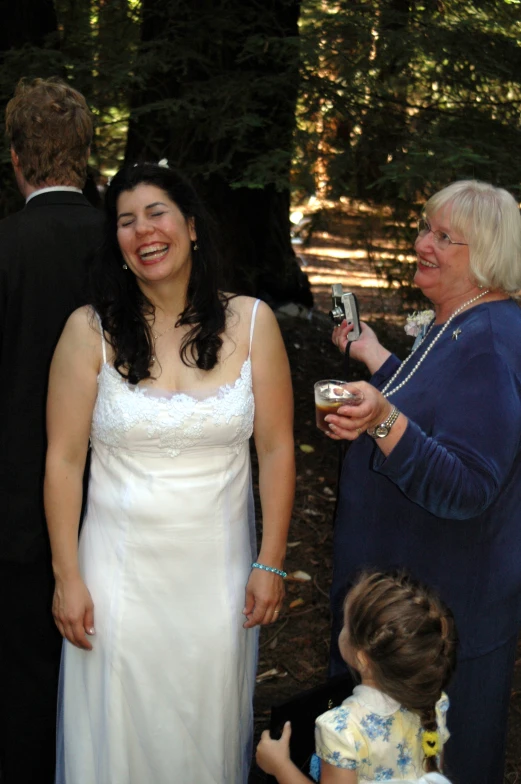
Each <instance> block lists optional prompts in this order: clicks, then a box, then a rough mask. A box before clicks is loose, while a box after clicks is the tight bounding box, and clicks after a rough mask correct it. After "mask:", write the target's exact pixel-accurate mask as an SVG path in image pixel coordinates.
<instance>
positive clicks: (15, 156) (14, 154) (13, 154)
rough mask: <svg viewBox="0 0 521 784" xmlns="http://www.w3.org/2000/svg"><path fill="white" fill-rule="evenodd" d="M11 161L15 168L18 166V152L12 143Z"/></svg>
mask: <svg viewBox="0 0 521 784" xmlns="http://www.w3.org/2000/svg"><path fill="white" fill-rule="evenodd" d="M11 163H12V164H13V167H14V168H15V169H19V168H20V158H19V157H18V153H17V152H16V150H15V148H14V147H13V145H11Z"/></svg>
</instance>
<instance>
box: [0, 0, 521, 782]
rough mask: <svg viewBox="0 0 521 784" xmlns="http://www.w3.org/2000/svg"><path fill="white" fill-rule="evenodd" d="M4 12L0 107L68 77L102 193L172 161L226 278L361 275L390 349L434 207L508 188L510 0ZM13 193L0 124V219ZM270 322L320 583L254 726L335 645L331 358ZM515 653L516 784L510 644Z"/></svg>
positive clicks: (368, 306) (132, 1)
mask: <svg viewBox="0 0 521 784" xmlns="http://www.w3.org/2000/svg"><path fill="white" fill-rule="evenodd" d="M0 18H1V19H2V25H1V26H0V66H1V67H0V105H1V106H0V108H2V110H3V108H4V107H5V105H6V103H7V101H8V100H9V99H10V97H11V96H12V94H13V91H14V88H15V85H16V83H17V82H18V80H19V79H20V78H21V77H26V78H29V79H31V78H35V77H48V76H60V77H62V78H64V79H67V80H68V81H69V82H70V83H71V84H72V85H74V86H75V87H77V88H78V89H79V90H80V91H81V92H82V93H83V94H84V95H85V96H86V98H87V101H88V103H89V105H90V106H91V108H92V111H93V113H94V116H95V122H96V129H95V137H94V141H93V145H92V155H91V161H90V164H91V176H90V182H89V191H88V192H89V196H90V198H91V199H92V200H93V201H96V200H100V196H99V193H98V190H97V188H96V185H98V186H103V185H104V184H105V183H106V181H107V178H109V177H110V176H111V175H112V174H113V173H114V172H115V171H116V170H117V168H118V167H119V166H120V165H121V163H122V162H123V161H130V162H134V161H139V160H149V161H150V160H152V161H159V160H161V159H164V158H166V159H167V160H168V162H169V164H170V165H171V166H175V167H178V168H179V169H181V170H182V171H183V172H185V173H186V174H188V175H189V176H190V177H192V178H193V179H194V180H195V181H196V184H197V186H198V189H199V190H200V191H201V194H202V195H203V198H204V199H205V201H206V203H207V206H208V207H209V208H210V210H211V212H212V213H213V215H214V217H215V219H216V222H217V224H218V227H219V230H220V234H221V237H222V249H223V253H224V256H225V258H226V260H227V261H228V268H229V275H230V289H231V290H236V291H241V292H244V293H248V294H251V295H255V296H261V297H263V298H264V299H265V300H267V301H268V302H269V303H270V304H272V305H274V306H275V305H280V304H282V303H286V302H295V303H298V304H300V305H304V306H305V307H306V308H309V307H310V306H311V305H312V294H311V287H310V285H309V281H308V278H307V276H306V272H307V273H309V274H310V277H311V280H312V283H313V293H314V295H315V299H316V304H317V305H318V308H319V309H320V308H321V309H322V311H324V310H326V309H327V307H328V302H329V285H326V281H327V284H329V283H331V282H334V281H338V280H342V281H343V282H344V281H347V282H349V278H348V274H349V275H355V276H358V277H357V278H356V280H357V281H358V282H360V281H361V280H363V279H364V276H365V280H366V282H368V281H372V283H371V285H372V286H373V288H372V289H369V288H363V287H361V288H360V289H359V290H357V294H358V295H359V299H360V302H361V305H362V309H363V311H364V314H365V315H366V316H367V315H368V314H370V318H371V320H372V322H373V325H375V326H376V327H377V328H378V324H379V320H380V323H381V325H383V326H382V329H384V330H385V337H386V343H387V344H388V345H389V347H390V348H393V349H395V350H396V351H397V352H398V353H399V354H400V352H402V353H403V352H404V351H406V350H407V347H404V345H403V329H402V326H401V325H400V326H398V322H399V321H400V319H399V318H398V316H399V315H400V314H401V313H403V310H404V308H407V309H410V308H411V307H412V306H413V305H416V304H418V299H419V295H418V292H417V291H416V290H414V289H413V288H412V287H411V280H412V274H413V270H414V264H413V263H411V262H412V261H413V257H412V256H411V248H412V245H413V242H414V238H415V229H416V220H417V218H418V216H419V215H420V214H421V209H422V205H423V203H424V202H425V200H426V199H427V198H428V197H429V196H430V195H432V194H433V193H434V192H435V191H436V190H438V189H439V188H440V187H443V186H444V185H446V184H448V183H449V182H451V181H453V180H456V179H462V178H477V179H483V180H486V181H489V182H492V183H494V184H495V185H499V186H502V187H504V188H506V189H508V190H509V191H511V192H512V193H513V194H514V195H515V196H516V198H518V199H519V200H521V119H520V108H521V0H54V1H53V0H16V2H12V0H0ZM2 114H3V112H2ZM21 206H23V201H22V200H21V197H20V195H19V194H18V192H17V190H16V185H15V182H14V177H13V175H12V171H11V165H10V158H9V149H8V146H7V144H6V142H5V140H4V139H2V138H0V217H4V216H5V215H7V214H9V213H11V212H13V211H15V210H17V209H19V208H20V207H21ZM292 217H293V219H294V220H295V221H297V222H298V225H294V224H292V223H291V218H292ZM299 221H300V222H299ZM292 240H293V241H292ZM296 240H298V241H300V242H301V246H300V248H298V246H297V245H296ZM302 245H303V246H304V247H302ZM306 245H308V247H307V248H306V247H305V246H306ZM310 245H311V247H310ZM326 246H328V247H329V251H330V253H329V257H328V260H325V256H326V253H325V251H326ZM295 249H297V251H298V253H299V257H300V258H297V256H296V254H295ZM313 265H315V266H313ZM325 266H328V272H327V274H325V273H324V267H325ZM317 272H320V274H321V275H322V277H321V278H320V275H318V274H317ZM320 281H322V282H320ZM375 316H376V322H375ZM282 327H283V333H284V338H285V340H286V345H287V347H288V352H289V356H290V362H291V366H292V372H293V378H294V387H295V399H296V406H297V410H298V412H299V416H298V417H297V420H296V443H297V451H296V454H297V467H298V474H299V487H300V488H301V492H299V494H298V497H297V500H296V504H295V509H294V513H293V519H292V527H291V537H292V541H291V542H290V545H291V547H290V549H289V552H288V569H289V570H292V571H293V570H295V569H305V570H306V571H308V572H310V573H311V575H312V576H313V579H312V580H310V581H309V582H307V583H298V582H297V583H291V582H290V583H289V585H288V602H287V607H286V608H285V609H284V612H283V613H282V615H281V621H280V624H279V625H278V627H277V628H275V629H273V630H272V629H266V630H265V631H264V633H263V636H262V638H261V639H262V642H261V658H260V662H259V674H258V687H257V696H256V729H257V734H258V733H259V732H260V730H261V729H263V728H264V727H265V726H266V722H267V720H268V716H269V708H270V705H271V704H272V703H273V702H274V701H276V700H277V699H280V698H281V697H288V696H290V695H291V694H294V693H295V692H296V691H299V690H301V689H303V688H305V687H306V686H313V685H316V684H317V683H319V682H321V681H322V680H323V678H324V677H325V668H326V663H327V651H328V644H329V639H328V638H329V617H328V610H327V607H328V600H327V588H328V580H329V578H330V573H331V525H330V523H331V516H332V506H333V504H334V490H333V489H332V488H334V484H335V480H336V455H335V454H334V453H332V452H331V449H329V450H328V448H327V447H328V446H329V447H330V446H331V444H329V443H328V444H326V445H324V441H325V440H326V439H324V438H323V437H322V436H321V435H320V434H319V433H318V431H316V429H315V427H314V412H313V403H312V399H311V394H310V389H311V387H312V380H313V379H316V378H317V375H316V373H317V372H318V373H319V374H320V375H319V377H320V376H322V377H325V376H328V375H333V376H336V375H337V372H338V371H337V368H338V362H339V359H338V355H337V353H336V352H335V351H334V349H333V347H332V346H331V342H330V325H329V323H328V322H327V320H326V319H325V318H323V319H322V320H321V319H320V313H318V314H314V316H313V320H311V321H308V320H295V321H291V320H290V321H288V320H286V322H285V323H283V324H282ZM303 487H304V488H305V492H304V491H302V488H303ZM518 665H519V666H517V667H516V680H515V683H514V690H513V695H512V700H511V711H510V736H509V748H508V754H507V771H506V778H505V781H508V782H511V783H512V784H513V782H515V781H519V780H521V751H520V745H519V738H520V737H521V648H520V655H519V662H518ZM251 780H252V782H253V781H255V782H257V781H259V782H260V781H263V780H264V778H263V777H262V776H260V774H259V772H258V771H256V770H255V769H254V770H252V779H251Z"/></svg>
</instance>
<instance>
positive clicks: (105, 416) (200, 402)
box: [91, 357, 254, 457]
mask: <svg viewBox="0 0 521 784" xmlns="http://www.w3.org/2000/svg"><path fill="white" fill-rule="evenodd" d="M253 416H254V400H253V391H252V383H251V360H250V358H249V357H248V358H247V359H246V361H245V362H244V364H243V366H242V368H241V372H240V375H239V377H238V378H237V380H236V381H235V383H234V384H225V385H224V386H221V387H219V388H218V389H217V390H216V391H215V392H214V393H213V394H211V395H209V396H208V397H205V398H198V397H195V396H193V395H191V394H187V393H184V392H179V393H174V394H172V396H170V397H167V396H163V397H158V396H156V395H155V394H150V390H148V389H147V388H142V387H139V386H135V387H132V386H130V385H129V384H128V383H127V382H126V381H125V380H124V379H123V378H122V377H121V376H120V375H119V373H118V372H117V371H116V370H115V369H114V368H113V367H112V366H111V365H109V364H108V363H105V364H104V365H103V366H102V368H101V372H100V374H99V376H98V397H97V399H96V404H95V407H94V413H93V417H92V428H91V438H92V440H93V441H95V440H98V441H101V442H102V443H103V444H105V446H107V447H108V448H109V450H110V451H111V452H114V451H116V450H118V449H131V450H137V451H142V450H144V451H150V450H151V449H158V450H159V454H160V455H161V454H167V455H169V456H171V457H175V456H176V455H178V454H180V453H181V452H183V451H184V450H187V449H192V448H194V447H198V446H204V447H205V448H206V447H211V446H227V447H230V448H232V449H234V450H236V451H237V450H238V449H240V447H241V446H242V444H244V442H245V441H247V440H248V439H249V438H250V436H251V434H252V432H253Z"/></svg>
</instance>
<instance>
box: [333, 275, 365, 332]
mask: <svg viewBox="0 0 521 784" xmlns="http://www.w3.org/2000/svg"><path fill="white" fill-rule="evenodd" d="M331 299H332V302H333V307H332V308H331V310H330V311H329V315H330V316H331V318H332V320H333V322H334V323H335V325H336V326H337V327H338V326H339V325H340V324H341V323H342V321H343V320H344V319H346V321H347V322H348V323H349V322H352V324H353V329H352V330H351V332H349V333H348V335H347V339H348V340H349V341H353V340H358V338H359V337H360V316H359V313H358V302H357V301H356V297H355V295H354V294H353V293H352V292H351V291H344V290H343V288H342V284H341V283H334V284H333V286H332V288H331Z"/></svg>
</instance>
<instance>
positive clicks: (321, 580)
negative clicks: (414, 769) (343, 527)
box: [250, 234, 521, 784]
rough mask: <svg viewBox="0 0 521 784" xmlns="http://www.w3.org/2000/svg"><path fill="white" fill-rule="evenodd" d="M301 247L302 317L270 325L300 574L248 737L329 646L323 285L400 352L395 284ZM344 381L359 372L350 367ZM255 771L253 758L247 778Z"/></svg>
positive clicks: (347, 259) (322, 673) (515, 732)
mask: <svg viewBox="0 0 521 784" xmlns="http://www.w3.org/2000/svg"><path fill="white" fill-rule="evenodd" d="M297 252H301V253H302V256H301V257H302V260H303V268H304V269H305V270H306V272H307V273H308V275H309V277H310V280H311V282H312V287H313V292H314V294H315V301H316V307H315V310H314V311H313V313H312V314H311V318H310V319H306V318H300V317H283V318H281V319H280V325H281V329H282V332H283V336H284V340H285V343H286V347H287V351H288V355H289V359H290V363H291V369H292V375H293V384H294V394H295V444H296V460H297V494H296V499H295V508H294V512H293V518H292V523H291V529H290V536H289V545H288V556H287V561H286V568H287V571H288V572H289V573H291V572H295V571H297V570H300V571H303V572H306V573H307V575H309V577H310V579H309V580H308V581H307V582H290V581H289V580H288V581H287V583H286V588H287V595H286V601H285V606H284V609H283V611H282V612H281V615H280V619H279V621H278V623H277V624H276V625H272V626H270V627H267V628H265V629H263V630H262V632H261V641H260V655H259V667H258V676H257V689H256V696H255V734H256V738H258V736H259V735H260V733H261V731H262V730H263V729H265V728H266V727H267V725H268V722H269V715H270V706H271V705H272V704H273V703H277V702H280V701H283V700H284V699H286V698H289V697H290V696H293V695H295V694H297V693H299V692H300V691H304V690H305V689H308V688H311V687H313V686H316V685H318V684H320V683H322V682H323V681H324V680H325V678H326V668H327V661H328V649H329V629H330V616H329V602H328V591H329V586H330V576H331V555H332V552H331V551H332V545H331V540H332V524H333V519H332V518H333V509H334V505H335V493H336V481H337V470H338V445H337V444H335V443H333V442H331V441H329V440H328V439H327V438H326V437H325V436H323V435H322V434H321V432H320V431H319V430H317V428H316V427H315V415H314V404H313V383H314V381H316V380H318V379H320V378H327V377H330V378H338V377H342V376H343V365H342V358H341V356H340V355H339V354H338V352H337V350H336V349H335V348H334V347H333V345H332V344H331V342H330V334H331V325H330V322H329V319H328V317H327V315H326V312H327V310H328V309H329V307H330V300H329V293H330V287H331V284H332V283H334V282H342V283H343V284H344V288H349V289H351V290H352V291H354V292H355V293H356V294H357V296H358V299H359V304H360V309H361V312H362V313H363V315H364V318H365V319H366V320H368V321H370V322H371V324H372V326H373V327H374V328H375V329H376V330H377V332H378V334H379V337H380V339H381V341H382V342H383V343H384V344H385V345H386V346H387V347H388V348H390V349H391V350H394V351H396V353H397V354H398V355H399V356H402V357H404V356H405V354H406V351H407V349H408V347H409V346H410V341H411V339H410V338H407V337H406V336H405V333H404V331H403V324H404V320H405V314H406V313H407V312H410V309H404V305H403V300H402V297H401V295H400V293H399V292H398V291H397V290H389V289H386V288H383V287H381V285H380V283H379V281H378V280H377V279H375V277H374V275H372V273H371V271H370V270H368V268H367V263H366V262H365V261H364V258H363V255H359V256H358V257H353V254H352V246H350V244H349V242H346V241H344V242H342V241H341V240H339V239H338V238H337V237H334V236H329V235H326V234H323V235H321V236H319V237H318V238H315V239H314V242H313V245H312V246H311V247H310V248H309V249H307V250H306V251H297ZM350 375H351V378H350V380H351V379H353V380H354V379H356V378H362V377H365V376H364V375H363V372H362V368H361V366H358V367H357V366H356V364H353V365H352V367H351V369H350ZM264 781H265V776H264V774H263V773H262V771H260V770H259V769H258V768H257V767H256V765H255V764H254V765H253V768H252V772H251V776H250V784H261V782H264ZM506 782H508V783H509V784H515V782H520V784H521V647H520V649H519V654H518V661H517V663H516V676H515V681H514V688H513V691H512V699H511V707H510V725H509V740H508V750H507V766H506V775H505V783H506Z"/></svg>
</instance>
